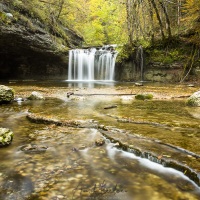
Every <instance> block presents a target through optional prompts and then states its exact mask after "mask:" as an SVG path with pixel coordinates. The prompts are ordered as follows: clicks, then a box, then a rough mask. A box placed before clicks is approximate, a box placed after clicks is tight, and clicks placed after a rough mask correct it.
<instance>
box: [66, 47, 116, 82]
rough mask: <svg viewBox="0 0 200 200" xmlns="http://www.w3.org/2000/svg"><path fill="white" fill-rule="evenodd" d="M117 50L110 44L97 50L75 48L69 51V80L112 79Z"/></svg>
mask: <svg viewBox="0 0 200 200" xmlns="http://www.w3.org/2000/svg"><path fill="white" fill-rule="evenodd" d="M116 57H117V52H116V51H114V49H113V47H112V46H105V47H103V48H101V49H99V50H97V49H95V48H90V49H75V50H70V51H69V66H68V80H69V81H74V80H75V81H85V80H87V81H94V80H104V81H113V80H114V73H115V61H116Z"/></svg>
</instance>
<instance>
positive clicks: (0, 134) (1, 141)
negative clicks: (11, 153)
mask: <svg viewBox="0 0 200 200" xmlns="http://www.w3.org/2000/svg"><path fill="white" fill-rule="evenodd" d="M12 139H13V132H12V131H11V130H10V129H8V128H0V147H4V146H7V145H9V144H11V142H12Z"/></svg>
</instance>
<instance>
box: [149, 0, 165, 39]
mask: <svg viewBox="0 0 200 200" xmlns="http://www.w3.org/2000/svg"><path fill="white" fill-rule="evenodd" d="M150 1H151V4H152V6H153V8H154V10H155V12H156V17H157V19H158V23H159V25H160V31H161V35H162V39H163V40H164V39H165V34H164V31H163V24H162V21H161V18H160V15H159V12H158V8H157V6H156V3H155V1H154V0H150Z"/></svg>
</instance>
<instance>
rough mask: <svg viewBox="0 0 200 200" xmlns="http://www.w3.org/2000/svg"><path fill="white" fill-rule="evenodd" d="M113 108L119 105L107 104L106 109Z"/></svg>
mask: <svg viewBox="0 0 200 200" xmlns="http://www.w3.org/2000/svg"><path fill="white" fill-rule="evenodd" d="M111 108H117V105H112V106H107V107H105V108H104V109H111Z"/></svg>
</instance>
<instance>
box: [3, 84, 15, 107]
mask: <svg viewBox="0 0 200 200" xmlns="http://www.w3.org/2000/svg"><path fill="white" fill-rule="evenodd" d="M13 99H14V90H13V89H12V88H9V87H7V86H5V85H0V104H1V103H8V102H10V101H12V100H13Z"/></svg>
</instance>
